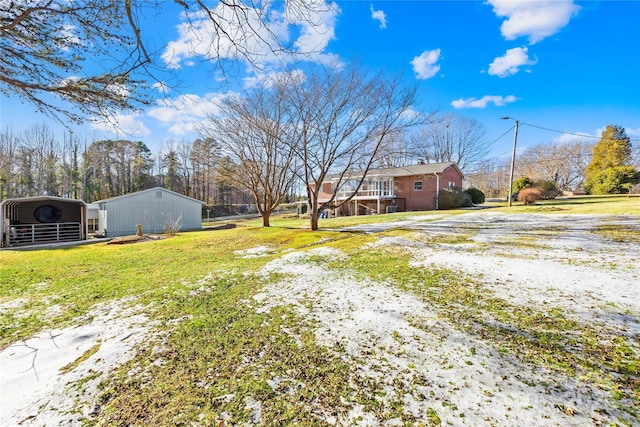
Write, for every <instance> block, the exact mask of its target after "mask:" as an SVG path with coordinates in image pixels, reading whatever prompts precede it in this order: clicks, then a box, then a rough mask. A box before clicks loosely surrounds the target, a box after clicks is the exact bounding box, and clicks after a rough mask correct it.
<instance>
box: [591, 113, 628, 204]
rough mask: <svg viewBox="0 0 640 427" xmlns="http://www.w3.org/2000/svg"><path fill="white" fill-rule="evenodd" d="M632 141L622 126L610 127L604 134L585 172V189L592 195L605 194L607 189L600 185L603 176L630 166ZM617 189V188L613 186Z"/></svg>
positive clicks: (594, 149)
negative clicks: (616, 169) (612, 170)
mask: <svg viewBox="0 0 640 427" xmlns="http://www.w3.org/2000/svg"><path fill="white" fill-rule="evenodd" d="M630 161H631V141H630V139H629V137H628V136H627V134H626V132H625V130H624V128H623V127H621V126H615V125H609V126H607V128H606V129H605V130H604V131H603V132H602V136H601V138H600V141H598V143H597V144H596V145H595V147H594V148H593V156H592V157H591V163H589V165H588V166H587V168H586V170H585V187H586V189H587V191H588V192H590V193H592V194H604V193H603V191H604V192H605V193H606V192H607V191H606V189H605V188H603V186H602V185H598V183H600V182H601V181H602V178H603V174H607V175H609V177H610V176H611V175H612V174H611V173H610V171H609V170H610V169H613V168H618V167H621V166H629V165H630ZM613 187H616V188H617V186H615V185H614V186H613Z"/></svg>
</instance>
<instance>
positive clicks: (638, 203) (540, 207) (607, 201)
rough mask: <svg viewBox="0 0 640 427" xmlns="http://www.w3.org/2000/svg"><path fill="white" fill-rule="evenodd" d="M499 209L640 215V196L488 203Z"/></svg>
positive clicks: (504, 210) (507, 210)
mask: <svg viewBox="0 0 640 427" xmlns="http://www.w3.org/2000/svg"><path fill="white" fill-rule="evenodd" d="M487 205H488V206H493V207H495V208H496V209H497V210H499V211H502V212H509V213H541V214H547V213H548V214H598V215H602V214H608V215H640V197H628V196H626V195H616V196H575V197H568V198H559V199H555V200H539V201H537V202H536V203H535V204H534V205H523V204H522V203H520V202H514V203H512V205H511V207H508V206H507V202H500V203H487Z"/></svg>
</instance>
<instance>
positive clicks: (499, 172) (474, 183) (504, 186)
mask: <svg viewBox="0 0 640 427" xmlns="http://www.w3.org/2000/svg"><path fill="white" fill-rule="evenodd" d="M509 167H510V161H508V160H506V159H489V160H485V161H482V162H479V163H476V164H475V165H474V166H473V169H471V170H470V171H469V172H468V173H466V174H465V181H466V183H467V185H468V186H469V187H473V188H477V189H478V190H480V191H482V192H483V193H484V194H485V196H486V197H506V195H507V191H508V189H509Z"/></svg>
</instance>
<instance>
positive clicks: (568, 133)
mask: <svg viewBox="0 0 640 427" xmlns="http://www.w3.org/2000/svg"><path fill="white" fill-rule="evenodd" d="M520 125H527V126H531V127H533V128H538V129H542V130H546V131H549V132H555V133H561V134H564V135H573V136H579V137H581V138H591V139H600V138H602V137H601V136H594V135H584V134H581V133H573V132H565V131H562V130H557V129H551V128H547V127H544V126H538V125H533V124H531V123H524V122H520ZM501 138H502V137H501ZM629 141H630V142H640V139H631V138H629Z"/></svg>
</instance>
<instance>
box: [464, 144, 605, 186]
mask: <svg viewBox="0 0 640 427" xmlns="http://www.w3.org/2000/svg"><path fill="white" fill-rule="evenodd" d="M595 144H596V141H593V140H586V141H573V142H565V143H561V142H554V143H550V144H540V145H536V146H534V147H529V148H527V149H526V150H524V151H523V152H522V153H520V154H518V155H517V156H516V161H515V172H514V179H518V178H519V177H528V178H530V179H531V180H535V181H548V182H553V183H554V184H555V187H556V188H557V189H558V190H559V191H565V190H585V170H586V168H587V166H588V165H589V163H590V161H591V157H592V154H593V148H594V146H595ZM510 168H511V159H507V158H502V159H489V160H483V161H481V162H478V163H476V164H475V165H474V167H473V168H472V169H471V170H470V171H469V172H468V173H467V174H466V176H465V178H466V184H467V185H468V186H469V187H474V188H478V189H480V190H482V192H483V193H484V194H485V195H486V197H505V196H506V193H507V191H508V189H509V172H510Z"/></svg>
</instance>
